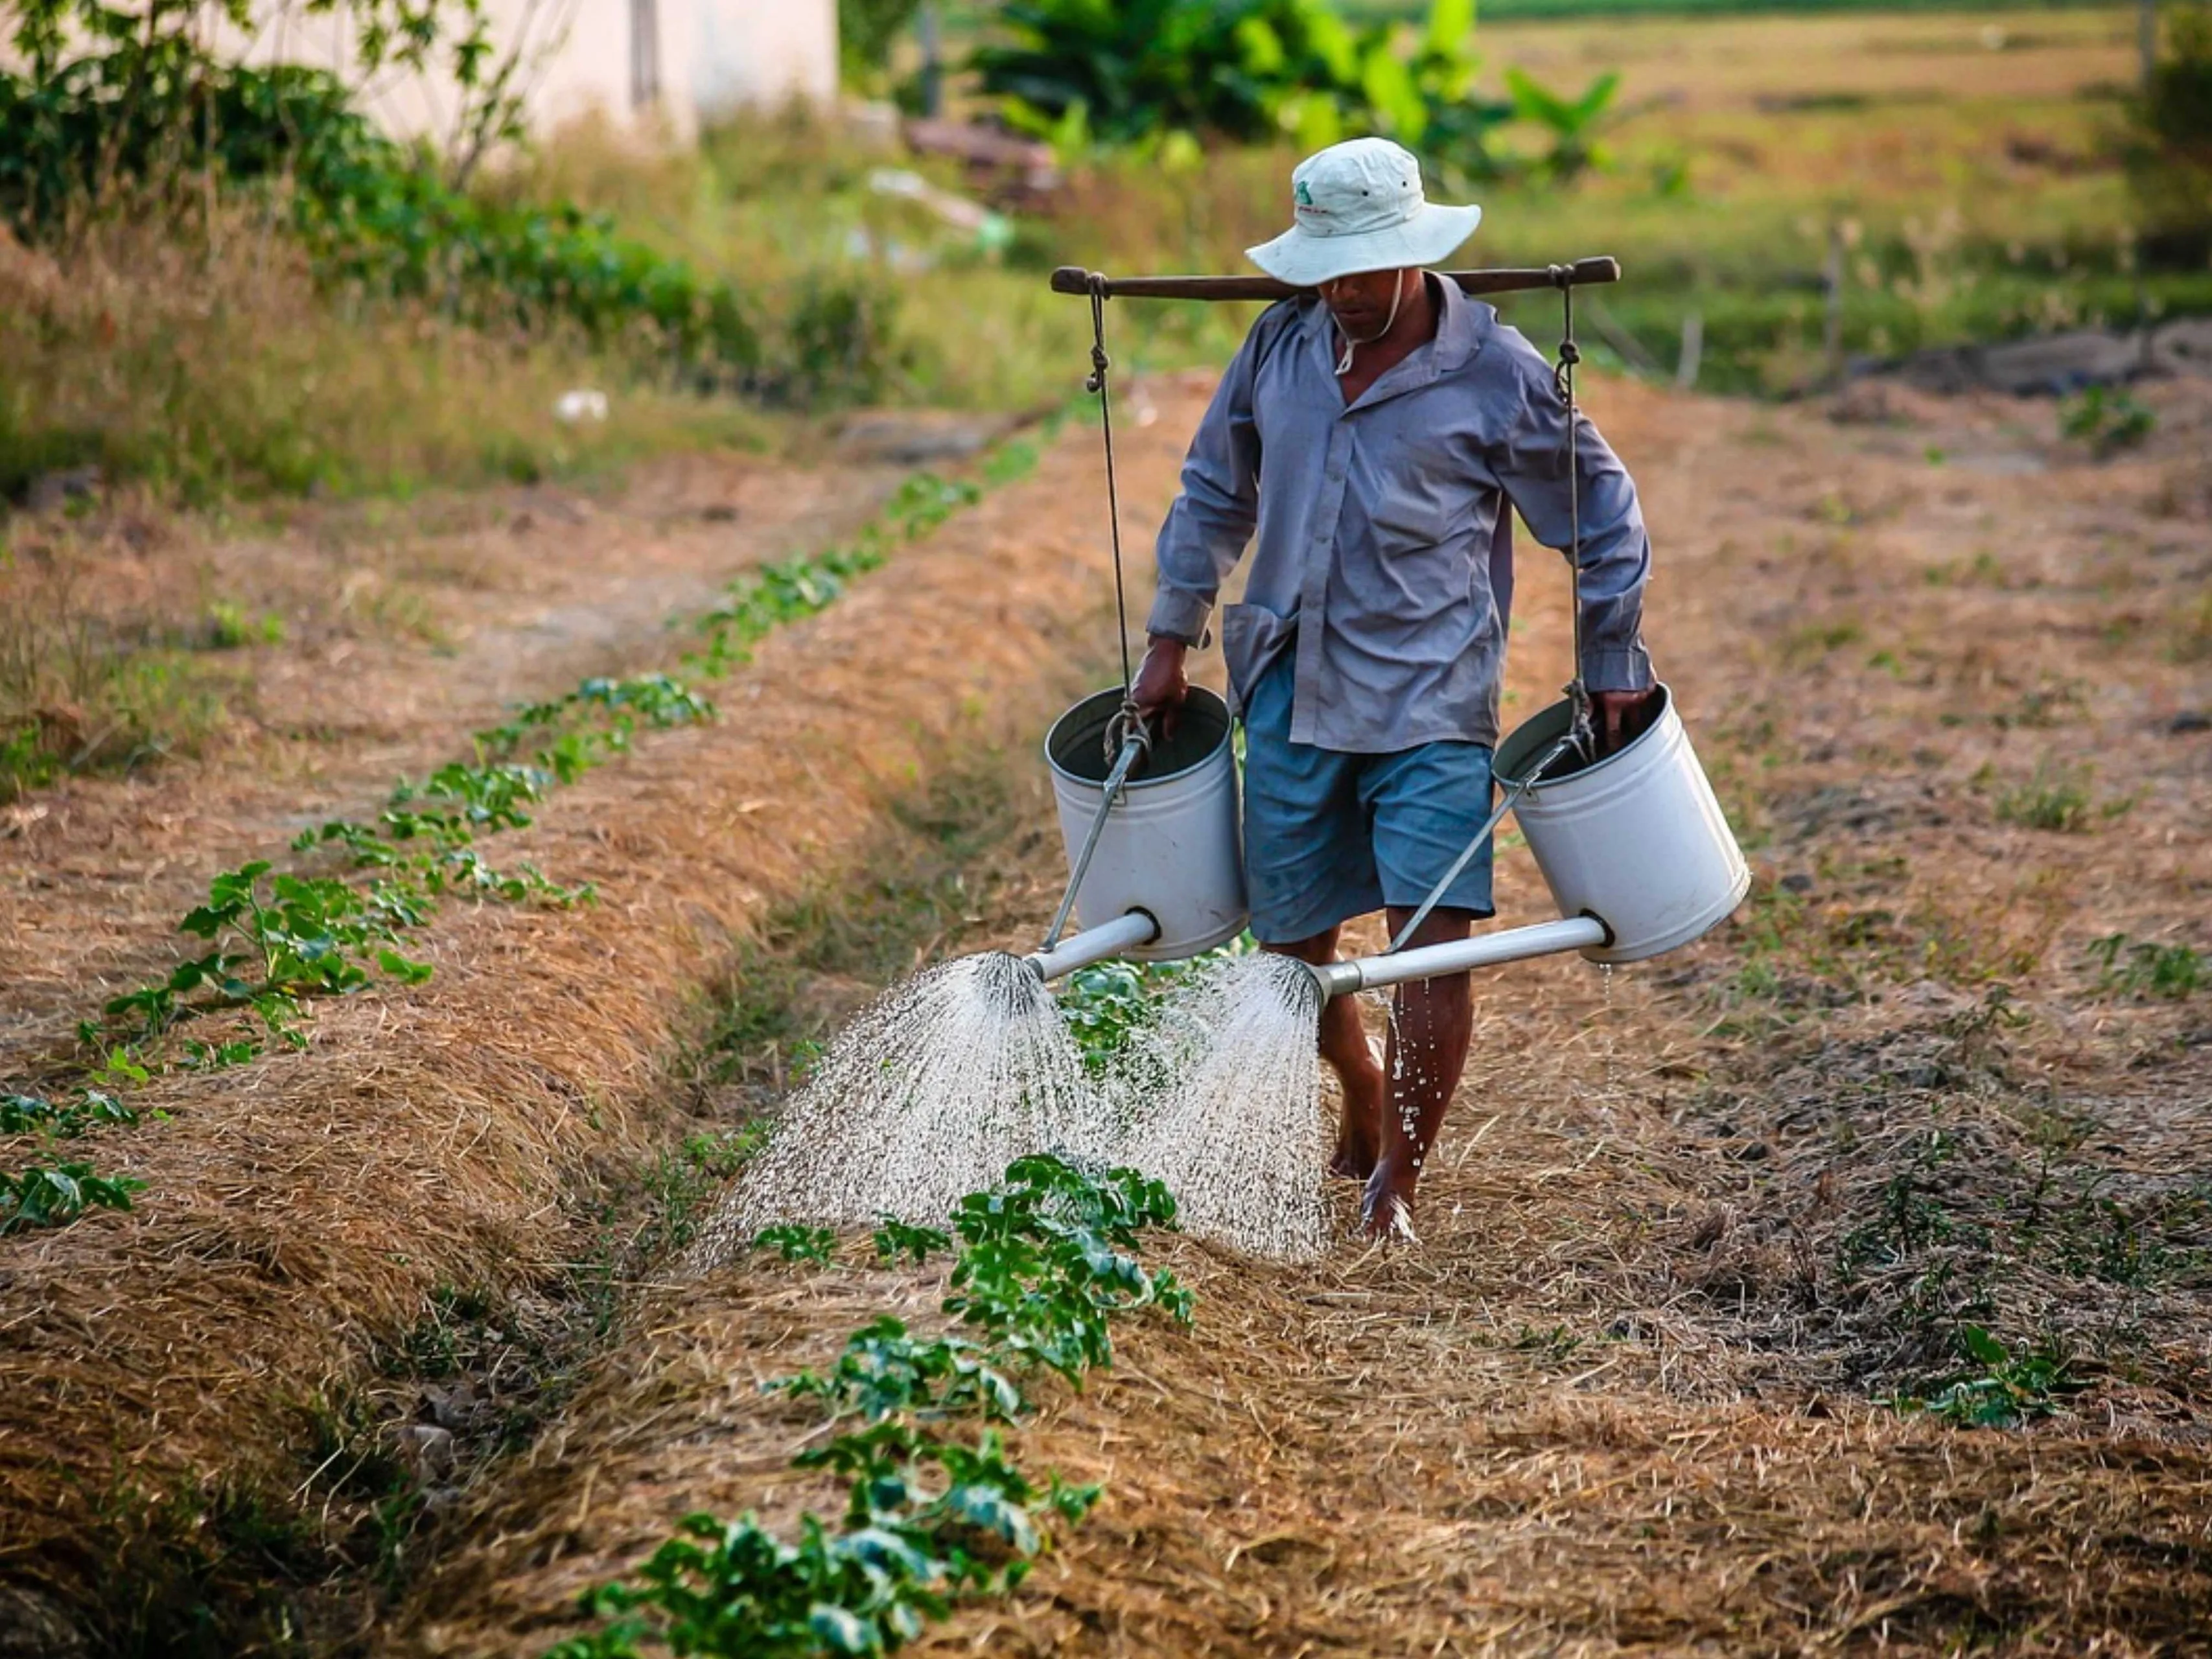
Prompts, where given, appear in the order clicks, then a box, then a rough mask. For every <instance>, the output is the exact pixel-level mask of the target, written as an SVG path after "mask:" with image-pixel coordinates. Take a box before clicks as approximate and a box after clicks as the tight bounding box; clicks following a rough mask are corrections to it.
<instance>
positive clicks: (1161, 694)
mask: <svg viewBox="0 0 2212 1659" xmlns="http://www.w3.org/2000/svg"><path fill="white" fill-rule="evenodd" d="M1189 649H1190V647H1188V646H1187V645H1185V644H1184V643H1183V642H1182V641H1181V640H1171V639H1168V638H1166V637H1164V635H1158V634H1155V635H1152V643H1151V644H1149V645H1147V646H1146V647H1145V660H1144V661H1143V663H1142V664H1140V665H1139V667H1138V669H1137V678H1136V681H1135V683H1134V684H1132V685H1131V686H1130V688H1129V696H1130V698H1131V700H1132V701H1133V702H1135V703H1136V705H1137V712H1138V713H1139V714H1142V715H1143V716H1144V717H1145V718H1146V720H1151V721H1152V722H1153V723H1155V724H1156V725H1157V726H1158V727H1159V729H1160V735H1161V736H1162V737H1164V738H1171V737H1173V736H1175V730H1176V722H1177V721H1178V720H1180V719H1181V718H1182V700H1183V699H1184V698H1185V697H1187V696H1189V695H1190V681H1189V679H1188V677H1186V676H1185V674H1184V673H1183V667H1182V659H1183V657H1184V655H1185V653H1188V651H1189Z"/></svg>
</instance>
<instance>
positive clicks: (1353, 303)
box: [1321, 270, 1405, 339]
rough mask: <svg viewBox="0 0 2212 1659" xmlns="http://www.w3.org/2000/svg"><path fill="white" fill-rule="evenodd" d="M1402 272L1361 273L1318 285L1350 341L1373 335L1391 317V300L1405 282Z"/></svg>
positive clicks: (1365, 271) (1332, 313)
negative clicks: (1350, 338)
mask: <svg viewBox="0 0 2212 1659" xmlns="http://www.w3.org/2000/svg"><path fill="white" fill-rule="evenodd" d="M1404 277H1405V272H1404V271H1402V270H1360V271H1355V272H1353V273H1352V275H1351V276H1339V277H1336V278H1334V280H1333V281H1330V282H1326V283H1322V285H1321V297H1322V300H1323V301H1326V302H1327V303H1328V309H1329V313H1330V314H1331V315H1332V316H1334V318H1335V319H1336V322H1337V326H1338V327H1340V328H1341V329H1342V330H1343V331H1345V333H1346V334H1347V335H1348V336H1350V337H1352V338H1353V339H1361V338H1364V337H1367V336H1369V335H1371V334H1373V333H1375V332H1376V331H1377V330H1378V329H1380V328H1381V327H1382V326H1383V324H1384V323H1385V322H1387V321H1388V320H1389V316H1390V301H1391V300H1392V298H1393V297H1394V296H1395V295H1396V293H1397V291H1398V288H1399V285H1400V283H1401V282H1402V281H1403V280H1404Z"/></svg>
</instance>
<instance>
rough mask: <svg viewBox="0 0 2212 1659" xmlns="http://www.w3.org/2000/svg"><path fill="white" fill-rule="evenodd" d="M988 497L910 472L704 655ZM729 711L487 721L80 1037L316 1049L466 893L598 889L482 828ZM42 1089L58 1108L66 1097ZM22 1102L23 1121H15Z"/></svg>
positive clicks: (248, 894) (208, 1055)
mask: <svg viewBox="0 0 2212 1659" xmlns="http://www.w3.org/2000/svg"><path fill="white" fill-rule="evenodd" d="M1036 456H1037V452H1036V448H1035V447H1033V446H1032V445H1030V444H1029V443H1027V442H1025V441H1020V440H1016V441H1012V442H1009V443H1006V444H1005V445H1002V446H1000V447H999V448H998V449H997V450H995V451H994V452H993V453H992V454H991V455H990V456H988V457H987V458H986V459H985V461H984V463H983V475H984V477H986V478H987V480H988V482H989V483H992V484H993V485H999V484H1004V483H1012V482H1013V481H1014V480H1015V479H1017V478H1018V477H1021V476H1022V475H1023V474H1024V473H1025V472H1027V471H1029V470H1030V467H1032V466H1034V465H1036ZM980 496H981V490H980V489H979V487H978V486H976V485H975V484H971V483H964V482H957V481H947V480H945V479H943V478H940V477H937V476H935V475H934V474H932V473H927V472H918V473H915V474H911V475H909V476H908V478H907V479H906V480H905V481H904V483H902V484H901V485H900V487H899V489H897V490H896V492H894V493H893V495H891V497H890V501H888V502H887V503H886V504H885V505H884V508H883V509H882V511H881V513H879V514H878V517H877V519H876V520H874V521H873V522H872V523H871V524H870V525H869V526H866V528H865V529H864V530H863V532H861V534H860V538H859V539H858V541H857V542H856V543H855V544H854V546H852V547H850V548H846V549H831V550H828V551H826V552H824V553H822V554H818V555H816V556H813V557H812V558H811V559H793V560H789V561H786V562H782V563H780V564H776V565H770V566H767V567H763V568H761V569H759V570H757V571H753V572H750V573H748V574H747V575H745V576H744V577H742V578H740V579H739V580H738V581H737V582H735V583H733V584H732V588H731V598H730V599H729V601H728V602H727V603H726V604H724V605H720V606H717V607H716V608H715V609H714V611H710V612H709V613H708V615H707V617H704V618H703V619H702V622H701V624H700V626H701V627H702V629H703V630H704V631H706V632H707V633H708V635H709V639H710V647H709V650H708V653H707V656H706V658H705V659H697V658H691V659H686V660H687V661H688V662H690V663H692V664H693V665H694V666H696V667H699V668H702V669H703V670H704V671H705V672H706V673H707V674H708V676H709V677H715V678H719V677H720V676H721V675H723V674H726V673H727V672H728V671H731V670H732V669H733V668H736V667H738V666H740V665H743V664H744V663H745V662H746V661H748V660H749V659H750V657H749V652H750V647H751V646H752V645H753V644H754V643H757V641H759V640H760V639H761V638H763V637H764V636H765V635H767V634H768V633H769V631H770V630H771V629H774V628H775V627H776V626H777V625H778V624H780V623H783V622H786V621H790V620H794V619H796V618H798V617H805V616H811V615H814V614H815V613H817V612H818V611H822V610H823V609H825V608H826V607H827V606H828V605H830V604H831V603H832V602H834V601H835V600H836V598H837V597H838V595H839V594H840V593H841V592H842V591H843V588H844V585H845V583H846V582H847V581H848V580H850V579H851V578H852V577H854V576H855V575H858V574H862V573H864V572H865V571H867V570H872V569H874V568H876V567H877V566H878V565H880V564H882V563H883V562H884V559H885V558H887V557H888V556H889V555H890V551H891V550H893V549H894V548H896V546H897V545H898V544H901V543H903V542H907V541H912V540H914V539H915V538H919V537H921V536H923V535H926V534H927V533H928V532H930V531H932V530H934V529H935V528H937V526H939V525H941V524H942V523H944V522H945V520H946V519H948V518H950V517H951V515H952V514H953V513H957V512H958V511H960V510H961V509H962V508H963V507H968V506H969V505H972V504H973V503H974V502H975V501H977V500H978V499H980ZM714 718H715V708H714V703H713V702H711V701H709V700H708V698H706V697H705V696H702V695H700V694H699V693H697V692H696V691H694V690H691V689H690V688H689V687H687V686H686V685H685V684H684V683H683V682H682V681H680V680H678V679H676V678H673V677H671V676H670V675H667V674H663V673H648V674H641V675H637V676H634V677H631V678H605V677H595V678H590V679H586V680H585V681H583V682H582V683H581V684H579V685H578V686H577V688H576V689H575V690H574V691H571V692H568V693H567V694H565V695H564V696H560V697H556V698H554V699H552V700H550V701H549V702H538V703H529V704H526V705H524V706H522V707H521V708H517V709H516V710H515V711H514V712H513V714H511V715H510V716H509V718H508V719H507V720H504V721H502V722H501V723H500V724H499V725H496V726H489V727H487V728H485V729H483V731H480V732H477V733H476V734H475V747H476V751H477V754H476V759H475V760H474V761H473V762H466V761H455V762H453V763H449V764H447V765H446V766H443V767H441V768H439V769H437V770H436V771H435V772H433V773H432V774H430V775H429V776H428V777H427V778H425V779H422V780H421V781H419V782H418V781H409V780H406V779H402V780H401V781H400V782H399V783H398V786H397V787H395V788H394V789H393V790H392V793H391V796H390V797H389V799H387V800H386V805H385V806H384V808H383V810H382V811H380V813H379V814H378V815H377V817H375V819H374V821H373V822H370V823H361V822H358V821H356V820H352V819H332V820H330V821H328V822H326V823H322V824H320V825H318V826H315V827H313V828H312V829H306V830H303V831H302V832H301V834H300V835H299V836H297V837H296V838H295V840H294V841H293V842H292V850H293V851H295V853H300V854H316V853H323V854H337V856H339V857H341V858H343V860H344V861H345V864H346V866H347V869H348V871H349V872H350V878H349V875H348V874H319V873H314V872H307V871H295V872H282V871H278V870H276V868H275V867H274V866H273V865H272V864H271V863H270V861H269V860H252V861H251V862H248V863H246V864H242V865H240V866H238V867H236V868H235V869H230V870H224V871H222V872H218V873H217V874H216V876H215V877H214V878H211V879H210V882H209V884H208V894H207V898H206V901H205V902H204V903H201V904H199V905H197V906H195V907H194V908H192V909H191V911H190V912H189V913H187V914H186V915H185V916H184V918H183V919H182V920H181V921H179V924H178V927H179V931H180V932H182V933H186V934H189V935H191V936H192V937H194V938H196V939H199V940H200V941H202V942H203V943H204V945H206V946H207V948H206V949H205V950H204V951H198V952H197V953H196V954H193V955H191V956H188V957H185V959H184V960H183V961H180V962H179V963H176V964H175V965H174V966H173V968H172V969H170V970H169V971H168V973H167V974H166V975H163V976H162V977H161V978H160V979H158V980H155V981H149V983H146V984H143V985H140V986H138V987H135V988H134V989H131V990H129V991H126V992H125V993H123V994H120V995H118V996H116V997H113V998H111V999H110V1000H108V1001H107V1002H106V1004H105V1005H104V1006H103V1015H104V1018H103V1019H101V1020H86V1021H84V1022H82V1023H81V1024H79V1026H78V1028H77V1036H78V1039H79V1041H80V1042H82V1044H84V1045H85V1046H86V1047H87V1048H92V1049H94V1051H95V1052H96V1053H98V1054H104V1055H105V1056H106V1058H105V1060H104V1061H95V1062H94V1063H92V1064H88V1065H87V1066H86V1067H85V1070H86V1072H87V1073H89V1074H91V1075H92V1076H94V1078H95V1079H96V1080H98V1081H100V1082H104V1083H106V1084H109V1085H112V1086H118V1087H119V1086H122V1085H143V1084H144V1083H145V1082H147V1081H148V1079H149V1067H151V1066H158V1065H159V1064H160V1062H159V1061H158V1060H155V1058H154V1055H155V1048H156V1045H157V1044H159V1043H160V1042H161V1041H162V1040H163V1039H165V1038H168V1037H171V1036H174V1037H175V1039H176V1042H175V1049H174V1054H175V1063H177V1064H179V1065H181V1066H184V1067H185V1068H186V1069H190V1070H195V1071H213V1070H221V1069H223V1068H226V1067H228V1066H242V1065H246V1064H248V1063H250V1062H252V1060H257V1059H258V1058H259V1057H260V1056H261V1055H262V1054H264V1052H265V1051H266V1049H267V1048H268V1045H269V1044H270V1042H276V1043H279V1044H281V1045H283V1046H284V1047H286V1048H294V1049H299V1048H305V1047H306V1046H307V1034H306V1032H305V1030H303V1029H302V1022H303V1020H304V1018H305V1017H306V1014H307V1007H308V1005H309V1004H310V1003H312V1002H313V1001H315V1000H320V999H323V998H326V997H333V996H345V995H349V994H352V993H354V992H356V991H359V990H362V989H363V988H364V987H367V986H368V985H370V984H372V983H374V982H375V981H377V980H378V979H380V978H381V979H383V980H385V981H390V982H393V983H397V984H400V985H404V986H416V985H421V984H423V983H425V982H426V981H428V980H429V979H430V978H431V976H432V974H433V969H432V966H431V964H430V963H428V962H424V961H422V960H419V959H418V958H416V957H411V956H410V955H409V954H407V952H406V951H404V949H403V948H402V945H403V944H404V935H405V934H407V933H409V932H410V931H411V930H413V929H416V928H418V927H421V926H422V924H423V923H424V922H426V921H428V920H429V918H430V917H431V916H432V915H435V913H436V910H437V908H438V905H439V902H440V901H441V900H442V899H444V898H446V897H447V896H459V897H464V898H474V899H478V900H497V901H500V902H507V903H514V904H520V903H535V904H544V905H548V906H551V907H555V908H563V909H565V908H570V907H572V906H574V905H578V904H585V903H589V902H592V900H593V899H594V898H595V897H596V896H597V895H596V893H595V892H594V890H593V889H592V885H591V884H589V883H584V884H579V885H576V886H573V887H571V886H563V885H562V884H559V883H557V882H555V881H553V880H551V879H550V878H548V877H546V876H545V875H544V873H543V872H541V871H539V870H538V868H537V867H536V866H533V865H532V864H530V863H528V862H527V861H524V862H520V863H518V864H517V865H515V866H513V867H512V868H511V869H509V870H507V871H502V870H501V869H498V868H495V866H492V865H491V864H490V863H489V862H488V861H487V860H485V858H484V857H483V854H482V852H481V850H480V849H479V848H478V847H477V844H476V843H477V841H478V839H479V838H480V837H482V836H490V835H495V834H498V833H501V832H502V831H505V830H508V829H522V828H526V827H527V826H528V825H529V823H531V810H530V809H531V808H532V807H534V806H535V805H538V803H539V802H540V801H542V800H543V799H544V798H545V795H546V793H547V792H548V791H550V790H551V789H553V788H555V787H559V786H562V785H566V784H569V783H573V782H574V781H576V780H577V779H578V778H580V776H582V775H584V773H586V771H589V770H590V769H592V768H593V767H595V766H598V765H600V764H602V763H605V762H607V761H610V760H612V759H614V758H616V757H619V756H622V755H625V754H627V753H628V752H629V750H630V748H631V746H632V744H633V743H634V741H635V738H636V737H637V735H638V733H639V732H641V731H642V730H666V729H669V728H671V727H675V726H689V725H695V724H701V723H704V722H707V721H710V720H714ZM226 1016H231V1017H235V1018H236V1019H237V1021H238V1023H236V1024H232V1025H230V1026H228V1027H224V1028H222V1029H220V1030H216V1031H213V1032H209V1033H207V1034H205V1035H204V1036H186V1035H185V1034H184V1033H183V1032H182V1031H181V1030H179V1028H180V1027H185V1026H187V1025H188V1024H191V1022H195V1021H200V1020H212V1019H218V1018H223V1017H226ZM4 1098H5V1099H6V1100H9V1101H11V1102H15V1103H18V1104H16V1105H15V1106H12V1107H9V1108H8V1109H6V1110H5V1111H0V1133H25V1132H27V1131H28V1129H29V1127H31V1126H30V1122H29V1119H28V1118H26V1117H23V1114H24V1113H25V1112H27V1111H28V1110H29V1108H28V1107H27V1106H24V1105H22V1104H21V1103H24V1102H34V1101H35V1097H31V1096H27V1095H9V1096H6V1097H4ZM95 1098H97V1099H99V1100H101V1101H106V1102H108V1103H109V1105H110V1106H111V1107H112V1109H113V1110H114V1111H117V1112H120V1113H124V1114H126V1115H124V1116H109V1117H106V1118H100V1117H99V1115H98V1114H99V1113H100V1111H101V1110H103V1109H102V1108H96V1107H94V1106H93V1105H91V1104H89V1103H90V1102H91V1101H93V1100H94V1099H95ZM37 1105H38V1107H39V1109H40V1111H42V1112H44V1111H50V1110H51V1111H57V1112H58V1111H61V1110H63V1109H49V1108H47V1107H46V1105H45V1104H44V1103H42V1102H40V1103H37ZM66 1110H67V1112H68V1113H74V1114H75V1116H73V1117H66V1118H65V1117H64V1116H56V1117H54V1118H53V1120H52V1122H53V1124H55V1125H58V1124H60V1123H62V1122H64V1121H69V1122H71V1123H81V1124H86V1125H89V1124H91V1123H93V1122H94V1121H102V1122H106V1123H112V1124H118V1125H120V1124H127V1123H131V1122H136V1121H138V1118H137V1113H136V1111H135V1109H131V1108H125V1107H121V1106H120V1105H118V1104H116V1103H114V1102H113V1100H112V1096H108V1095H98V1096H95V1095H94V1093H93V1091H85V1093H84V1099H83V1100H82V1101H80V1102H79V1103H76V1105H74V1106H71V1107H70V1108H68V1109H66ZM9 1112H13V1113H15V1115H16V1119H19V1120H21V1124H22V1126H23V1127H18V1128H14V1129H11V1128H9V1127H8V1125H9V1122H10V1121H14V1120H11V1119H10V1118H9V1116H8V1115H7V1114H8V1113H9ZM54 1132H55V1133H64V1131H63V1130H61V1129H59V1128H56V1129H55V1130H54ZM65 1133H76V1130H75V1129H70V1130H68V1131H66V1132H65ZM0 1182H8V1183H9V1185H7V1186H5V1187H0V1232H4V1231H14V1230H15V1229H16V1227H18V1226H19V1225H22V1226H28V1225H42V1226H43V1225H60V1224H62V1223H64V1222H66V1221H69V1220H71V1219H74V1218H76V1216H78V1215H80V1214H82V1213H83V1212H84V1211H85V1210H86V1209H87V1208H90V1207H112V1208H128V1207H130V1198H129V1194H130V1193H131V1192H132V1191H136V1190H140V1189H141V1188H142V1187H143V1183H140V1182H135V1181H131V1180H129V1179H127V1178H123V1179H119V1180H111V1179H109V1178H107V1177H105V1176H99V1175H98V1174H96V1173H95V1172H94V1170H92V1169H91V1168H89V1166H87V1165H85V1164H80V1163H70V1164H59V1165H53V1166H51V1167H50V1166H47V1165H43V1164H34V1165H31V1166H28V1167H27V1169H25V1170H23V1171H21V1173H20V1174H19V1175H17V1176H9V1175H7V1174H6V1173H5V1172H0ZM811 1248H817V1249H818V1248H819V1247H818V1246H814V1247H811ZM786 1249H787V1255H789V1256H790V1258H791V1259H799V1260H811V1259H817V1258H816V1257H815V1256H813V1255H811V1254H810V1253H809V1252H810V1247H809V1246H808V1245H806V1244H805V1243H801V1244H799V1245H796V1246H794V1245H787V1246H786ZM821 1259H826V1254H825V1255H823V1257H822V1258H821Z"/></svg>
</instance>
